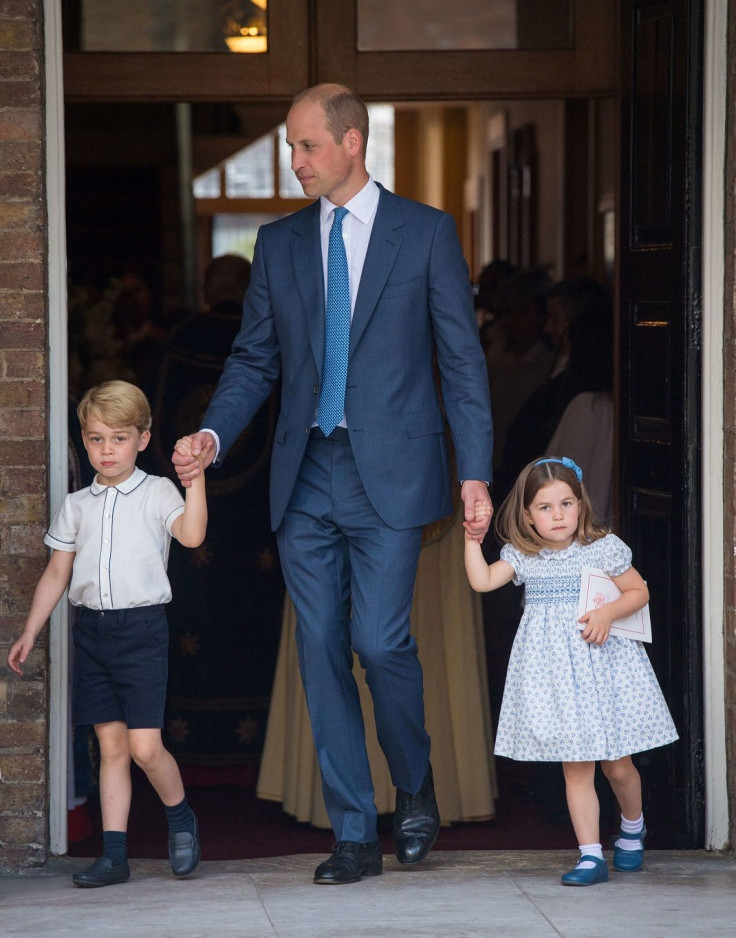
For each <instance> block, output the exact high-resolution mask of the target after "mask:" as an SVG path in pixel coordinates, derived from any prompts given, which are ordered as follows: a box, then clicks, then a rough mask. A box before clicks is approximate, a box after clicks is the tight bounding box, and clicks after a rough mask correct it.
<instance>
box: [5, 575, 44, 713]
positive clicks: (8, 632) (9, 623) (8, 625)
mask: <svg viewBox="0 0 736 938" xmlns="http://www.w3.org/2000/svg"><path fill="white" fill-rule="evenodd" d="M41 570H43V564H40V565H39V575H40V573H41ZM36 579H37V580H38V577H37V578H36ZM0 605H2V603H1V602H0ZM25 612H28V610H27V609H26V610H25ZM25 623H26V616H25V614H24V615H17V616H4V615H2V614H0V649H2V648H4V649H5V651H4V652H3V653H2V656H1V660H2V661H5V658H6V657H7V653H8V649H9V648H10V646H11V645H12V644H13V642H14V641H15V640H16V638H18V636H19V635H20V633H21V632H22V631H23V626H24V625H25ZM40 642H41V636H40V635H39V637H38V638H37V639H36V647H37V648H38V646H39V643H40ZM0 685H2V686H3V687H7V682H6V683H5V684H2V682H0ZM0 710H3V711H5V710H7V706H6V705H5V697H4V696H3V697H0Z"/></svg>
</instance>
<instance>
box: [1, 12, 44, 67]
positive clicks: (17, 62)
mask: <svg viewBox="0 0 736 938" xmlns="http://www.w3.org/2000/svg"><path fill="white" fill-rule="evenodd" d="M3 5H5V4H3ZM23 78H25V79H31V78H32V79H35V80H36V81H38V56H37V55H36V53H35V52H0V81H18V80H19V79H23Z"/></svg>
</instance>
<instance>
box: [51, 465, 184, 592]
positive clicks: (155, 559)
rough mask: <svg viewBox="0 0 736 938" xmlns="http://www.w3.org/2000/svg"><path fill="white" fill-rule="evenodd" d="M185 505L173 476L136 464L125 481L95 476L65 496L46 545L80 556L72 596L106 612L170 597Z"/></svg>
mask: <svg viewBox="0 0 736 938" xmlns="http://www.w3.org/2000/svg"><path fill="white" fill-rule="evenodd" d="M183 511H184V499H183V498H182V496H181V494H180V493H179V490H178V489H177V488H176V486H175V485H174V483H173V482H172V481H171V480H170V479H165V478H162V477H161V476H150V475H147V473H145V472H143V470H142V469H139V468H138V467H136V468H135V470H134V471H133V474H132V475H131V476H130V477H129V478H127V479H126V480H125V481H124V482H121V483H120V484H119V485H102V484H101V483H99V482H98V481H97V476H95V480H94V482H93V483H92V485H90V486H88V487H87V488H85V489H81V490H80V491H79V492H71V493H70V494H69V495H67V496H66V498H65V499H64V502H63V504H62V506H61V508H60V509H59V512H58V514H57V515H56V517H55V518H54V520H53V523H52V524H51V527H50V528H49V532H48V534H47V535H46V537H45V538H44V543H45V544H47V545H48V546H49V547H53V548H54V550H63V551H67V552H70V553H75V554H76V556H75V558H74V566H73V568H72V581H71V585H70V587H69V602H70V603H71V604H72V605H73V606H86V607H87V608H88V609H100V610H101V609H132V608H135V607H137V606H155V605H157V604H158V603H167V602H169V601H170V600H171V586H170V584H169V578H168V576H167V575H166V566H167V564H168V560H169V547H170V546H171V525H172V523H173V522H174V520H175V519H176V518H178V517H179V515H181V514H182V512H183Z"/></svg>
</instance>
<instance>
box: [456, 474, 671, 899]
mask: <svg viewBox="0 0 736 938" xmlns="http://www.w3.org/2000/svg"><path fill="white" fill-rule="evenodd" d="M487 512H488V508H487V506H483V505H481V504H480V503H477V508H476V514H477V515H478V514H479V515H481V516H486V515H487ZM476 520H480V519H479V518H476ZM496 530H497V532H498V534H499V536H500V538H501V539H502V540H503V541H505V542H506V543H505V545H504V547H503V549H502V551H501V559H500V560H498V561H497V562H496V563H493V564H491V565H490V566H489V565H488V564H487V563H486V562H485V560H484V559H483V555H482V553H481V548H480V544H479V542H478V541H477V540H471V539H470V538H469V537H468V536H466V540H465V569H466V570H467V573H468V578H469V580H470V584H471V586H472V587H473V589H475V590H478V591H479V592H487V591H489V590H495V589H498V588H499V587H500V586H504V585H505V584H506V583H508V582H509V581H511V580H513V581H514V583H516V585H517V586H520V585H521V584H524V585H525V587H526V595H525V605H524V614H523V617H522V620H521V624H520V625H519V630H518V632H517V634H516V638H515V639H514V645H513V648H512V651H511V657H510V660H509V666H508V672H507V675H506V686H505V688H504V695H503V704H502V706H501V714H500V718H499V724H498V733H497V736H496V747H495V752H496V755H500V756H508V757H509V758H511V759H518V760H522V761H535V762H557V761H560V762H562V768H563V772H564V776H565V788H566V793H567V805H568V808H569V811H570V817H571V819H572V823H573V827H574V829H575V834H576V835H577V838H578V843H579V845H580V860H579V862H578V864H577V866H576V867H575V868H574V869H573V870H570V872H568V873H565V874H564V876H563V877H562V883H563V884H564V885H566V886H590V885H593V884H594V883H603V882H606V881H607V879H608V866H607V864H606V860H605V859H604V857H603V851H602V849H601V844H600V843H599V840H600V834H599V829H598V817H599V806H598V797H597V795H596V791H595V786H594V772H595V763H596V761H600V763H601V768H602V769H603V773H604V774H605V776H606V778H607V779H608V781H609V782H610V784H611V788H612V789H613V792H614V794H615V795H616V798H617V800H618V803H619V807H620V809H621V831H620V833H619V837H618V839H617V841H616V843H615V848H614V853H613V867H614V869H616V870H622V871H634V870H638V869H640V867H641V865H642V860H643V857H644V837H645V836H646V828H645V827H644V818H643V816H642V796H641V779H640V777H639V773H638V771H637V769H636V767H635V766H634V764H633V762H632V761H631V753H634V752H642V751H644V750H647V749H654V748H655V747H657V746H662V745H664V744H665V743H671V742H673V741H674V740H676V739H677V738H678V737H677V732H676V730H675V726H674V724H673V722H672V718H671V716H670V713H669V710H668V709H667V705H666V703H665V701H664V698H663V697H662V692H661V691H660V689H659V685H658V683H657V679H656V677H655V675H654V672H653V670H652V667H651V665H650V663H649V659H648V658H647V655H646V652H645V650H644V648H643V646H642V644H641V642H638V641H634V640H632V639H629V638H617V637H609V631H610V628H611V623H612V622H613V621H614V619H621V618H625V617H626V616H628V615H631V614H632V613H634V612H636V611H637V610H639V609H641V608H643V607H644V605H646V603H647V602H648V600H649V592H648V590H647V587H646V584H645V582H644V580H643V579H642V578H641V576H640V575H639V573H637V571H636V570H635V569H634V568H633V567H632V566H631V551H630V549H629V548H628V547H627V546H626V544H624V543H623V541H621V540H620V539H619V538H618V537H616V535H615V534H611V533H610V532H609V531H608V529H607V528H606V527H604V526H603V525H601V524H599V523H598V522H596V521H595V520H594V518H593V514H592V510H591V506H590V501H589V499H588V496H587V494H586V492H585V488H584V486H583V484H582V471H581V470H580V468H579V467H578V466H576V465H575V463H574V462H573V461H572V460H571V459H568V458H567V457H550V458H547V459H539V460H536V461H535V462H532V463H530V464H529V465H528V466H527V467H526V468H525V469H524V470H523V471H522V473H521V475H520V476H519V478H518V479H517V481H516V483H515V485H514V487H513V489H512V491H511V493H510V494H509V496H508V498H507V499H506V500H505V501H504V503H503V504H502V506H501V508H500V511H499V514H498V518H497V520H496ZM583 566H587V567H596V568H599V569H602V570H604V571H605V573H607V574H608V576H610V577H611V578H612V579H613V581H614V583H615V584H616V586H617V587H618V588H619V590H620V591H621V596H620V597H619V598H618V599H616V600H615V602H611V603H608V604H606V605H604V606H601V607H600V608H598V609H594V610H592V611H590V612H588V613H586V614H585V615H584V616H582V617H581V618H580V619H578V615H577V606H578V596H579V593H580V583H581V573H582V568H583ZM580 625H582V629H581V628H580V627H579V626H580Z"/></svg>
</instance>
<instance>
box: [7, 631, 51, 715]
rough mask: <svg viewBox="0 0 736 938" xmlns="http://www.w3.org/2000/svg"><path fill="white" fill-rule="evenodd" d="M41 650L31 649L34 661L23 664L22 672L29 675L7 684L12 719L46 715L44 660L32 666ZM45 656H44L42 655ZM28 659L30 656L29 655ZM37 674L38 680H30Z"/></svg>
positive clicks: (9, 711) (9, 710) (9, 712)
mask: <svg viewBox="0 0 736 938" xmlns="http://www.w3.org/2000/svg"><path fill="white" fill-rule="evenodd" d="M41 653H42V652H41V651H37V650H36V648H34V649H33V655H34V656H35V657H34V662H33V663H32V664H31V667H29V666H28V662H26V664H24V665H23V673H24V674H27V675H29V678H26V679H25V680H23V681H14V682H11V683H9V684H8V716H9V717H10V718H11V719H13V720H20V721H21V722H22V721H23V720H42V719H43V718H44V717H45V716H46V685H45V683H44V680H43V678H45V676H46V673H47V672H46V667H45V661H44V663H43V665H42V664H39V666H38V667H36V668H34V669H33V671H31V668H33V664H34V663H35V662H36V661H39V659H40V655H41ZM44 657H45V656H44ZM29 660H30V656H29ZM35 675H38V676H39V680H31V679H30V678H31V677H32V676H35Z"/></svg>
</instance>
